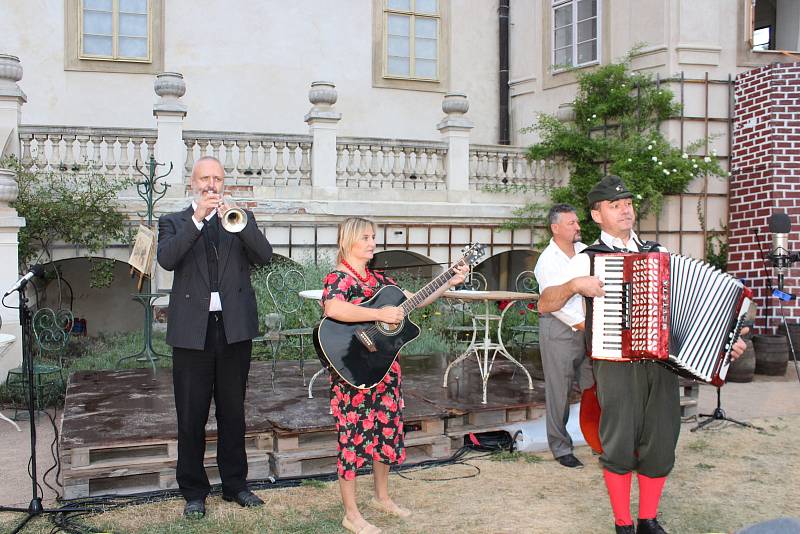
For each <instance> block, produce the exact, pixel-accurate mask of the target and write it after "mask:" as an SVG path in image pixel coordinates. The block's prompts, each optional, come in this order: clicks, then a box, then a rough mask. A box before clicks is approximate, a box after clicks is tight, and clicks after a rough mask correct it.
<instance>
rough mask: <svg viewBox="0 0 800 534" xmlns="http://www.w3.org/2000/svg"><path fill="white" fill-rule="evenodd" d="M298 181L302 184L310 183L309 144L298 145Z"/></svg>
mask: <svg viewBox="0 0 800 534" xmlns="http://www.w3.org/2000/svg"><path fill="white" fill-rule="evenodd" d="M300 150H301V153H302V154H301V157H300V180H301V182H302V183H303V184H308V183H310V182H311V143H300Z"/></svg>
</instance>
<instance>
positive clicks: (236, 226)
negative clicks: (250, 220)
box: [221, 208, 247, 234]
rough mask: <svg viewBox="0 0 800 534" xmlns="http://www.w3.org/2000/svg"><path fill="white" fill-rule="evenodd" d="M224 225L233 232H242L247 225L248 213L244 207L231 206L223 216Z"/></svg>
mask: <svg viewBox="0 0 800 534" xmlns="http://www.w3.org/2000/svg"><path fill="white" fill-rule="evenodd" d="M221 222H222V227H223V228H224V229H225V230H226V231H228V232H230V233H232V234H235V233H238V232H241V231H242V230H243V229H244V227H245V226H247V213H245V211H244V210H243V209H242V208H230V209H228V211H226V212H225V215H224V216H223V217H222V221H221Z"/></svg>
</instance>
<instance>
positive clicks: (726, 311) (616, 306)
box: [589, 252, 751, 385]
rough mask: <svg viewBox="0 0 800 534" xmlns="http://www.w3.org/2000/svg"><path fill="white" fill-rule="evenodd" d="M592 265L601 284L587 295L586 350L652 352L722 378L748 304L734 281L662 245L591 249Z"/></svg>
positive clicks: (690, 371)
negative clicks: (599, 291)
mask: <svg viewBox="0 0 800 534" xmlns="http://www.w3.org/2000/svg"><path fill="white" fill-rule="evenodd" d="M592 271H593V274H594V276H597V277H598V278H600V279H601V280H603V286H604V289H605V292H606V295H605V296H604V297H598V298H595V299H593V302H592V309H591V324H590V328H589V334H590V338H591V339H590V343H589V345H590V356H591V357H592V358H594V359H602V360H614V361H635V360H637V359H642V358H650V359H657V360H659V361H661V362H662V363H664V364H665V365H667V366H668V367H670V368H672V369H673V370H675V371H676V372H678V373H679V374H681V375H684V376H688V377H690V378H694V379H697V380H702V381H704V382H708V383H711V384H715V385H721V384H722V383H724V381H725V376H726V374H727V371H728V367H729V365H730V358H729V356H730V351H731V347H732V346H733V342H734V341H735V340H736V338H737V336H738V332H739V329H740V327H741V323H742V320H743V319H744V316H745V314H746V313H747V309H748V307H749V305H750V298H751V293H750V290H749V289H748V288H747V287H745V286H744V284H743V283H742V282H741V281H739V280H737V279H736V278H734V277H732V276H730V275H729V274H727V273H724V272H722V271H720V270H719V269H716V268H715V267H712V266H711V265H709V264H707V263H705V262H702V261H700V260H696V259H694V258H688V257H686V256H681V255H678V254H668V253H666V252H651V253H609V254H602V253H600V254H595V255H594V256H593V257H592Z"/></svg>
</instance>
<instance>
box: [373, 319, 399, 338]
mask: <svg viewBox="0 0 800 534" xmlns="http://www.w3.org/2000/svg"><path fill="white" fill-rule="evenodd" d="M378 328H380V330H381V331H382V332H383V333H384V334H386V335H387V336H391V335H394V334H396V333H397V332H399V331H400V330H401V329H402V328H403V323H400V324H389V323H380V322H379V323H378Z"/></svg>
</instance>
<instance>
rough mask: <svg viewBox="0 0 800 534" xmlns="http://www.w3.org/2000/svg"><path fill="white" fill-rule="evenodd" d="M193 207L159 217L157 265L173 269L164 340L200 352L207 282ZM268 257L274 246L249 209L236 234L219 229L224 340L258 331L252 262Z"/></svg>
mask: <svg viewBox="0 0 800 534" xmlns="http://www.w3.org/2000/svg"><path fill="white" fill-rule="evenodd" d="M193 213H194V210H193V209H192V207H191V206H189V207H188V208H186V209H185V210H183V211H180V212H177V213H170V214H168V215H162V216H161V217H159V219H158V263H159V265H161V267H163V268H164V269H166V270H167V271H174V272H175V275H174V278H173V282H172V293H171V294H170V298H169V315H168V322H167V343H168V344H169V345H171V346H173V347H179V348H185V349H196V350H202V349H203V348H204V346H205V339H206V326H207V324H208V308H209V304H210V300H211V286H210V284H209V280H208V260H207V258H206V247H205V242H204V241H203V239H201V238H200V230H198V229H197V226H195V224H194V221H193V220H192V214H193ZM270 259H272V246H270V244H269V241H267V238H266V237H264V234H262V233H261V231H260V230H259V229H258V226H257V225H256V220H255V217H254V216H253V213H252V212H250V211H247V226H245V227H244V229H243V230H242V231H241V232H239V233H236V234H231V233H229V232H226V231H225V230H223V229H222V228H220V230H219V296H220V300H221V301H222V317H223V321H224V323H225V337H226V338H227V340H228V343H236V342H238V341H245V340H248V339H253V338H254V337H256V336H257V335H258V311H257V309H256V296H255V291H253V286H252V285H251V284H250V266H251V265H264V264H266V263H269V261H270Z"/></svg>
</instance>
